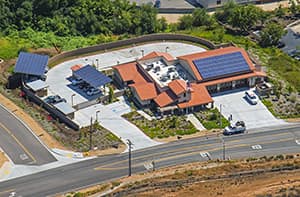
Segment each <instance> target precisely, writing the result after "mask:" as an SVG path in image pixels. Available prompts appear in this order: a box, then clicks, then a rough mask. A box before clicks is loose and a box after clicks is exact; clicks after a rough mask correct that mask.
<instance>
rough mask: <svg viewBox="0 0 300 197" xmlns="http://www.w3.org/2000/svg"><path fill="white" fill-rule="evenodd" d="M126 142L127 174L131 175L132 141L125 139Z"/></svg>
mask: <svg viewBox="0 0 300 197" xmlns="http://www.w3.org/2000/svg"><path fill="white" fill-rule="evenodd" d="M127 144H128V148H129V151H128V176H131V148H132V142H131V141H130V140H129V139H127Z"/></svg>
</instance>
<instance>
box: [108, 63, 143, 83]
mask: <svg viewBox="0 0 300 197" xmlns="http://www.w3.org/2000/svg"><path fill="white" fill-rule="evenodd" d="M113 68H114V69H116V70H117V71H118V72H119V74H120V75H121V78H122V80H123V81H125V82H127V81H133V82H134V83H147V80H146V79H145V78H144V77H143V76H142V74H141V73H140V72H139V71H138V69H137V65H136V62H130V63H126V64H121V65H118V66H113Z"/></svg>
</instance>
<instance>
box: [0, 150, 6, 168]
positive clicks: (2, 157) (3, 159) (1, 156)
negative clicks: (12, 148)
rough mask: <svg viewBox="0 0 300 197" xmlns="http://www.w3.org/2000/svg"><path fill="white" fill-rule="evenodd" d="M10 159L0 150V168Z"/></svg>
mask: <svg viewBox="0 0 300 197" xmlns="http://www.w3.org/2000/svg"><path fill="white" fill-rule="evenodd" d="M7 161H8V159H7V158H6V156H5V154H4V153H3V152H1V151H0V168H1V167H2V166H3V164H4V163H5V162H7Z"/></svg>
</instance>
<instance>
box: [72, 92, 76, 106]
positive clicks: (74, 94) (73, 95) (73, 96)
mask: <svg viewBox="0 0 300 197" xmlns="http://www.w3.org/2000/svg"><path fill="white" fill-rule="evenodd" d="M74 96H76V94H72V95H71V104H72V107H73V105H74Z"/></svg>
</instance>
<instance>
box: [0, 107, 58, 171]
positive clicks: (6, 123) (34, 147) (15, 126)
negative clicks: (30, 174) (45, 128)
mask: <svg viewBox="0 0 300 197" xmlns="http://www.w3.org/2000/svg"><path fill="white" fill-rule="evenodd" d="M0 147H1V148H2V149H3V151H4V152H5V153H6V154H7V155H8V156H9V158H10V159H11V160H12V162H13V163H14V164H23V165H42V164H46V163H50V162H54V161H56V159H55V157H54V156H53V155H52V154H51V153H50V152H49V151H48V150H47V149H46V148H45V147H44V146H43V145H42V144H41V143H40V142H39V140H38V139H36V137H35V136H34V135H33V134H32V133H31V131H30V130H29V129H28V128H27V127H26V126H25V125H24V124H23V123H22V122H21V121H20V120H19V119H17V118H16V117H15V116H14V115H12V114H11V113H10V112H8V111H7V110H6V109H4V108H3V107H2V106H1V105H0Z"/></svg>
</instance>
